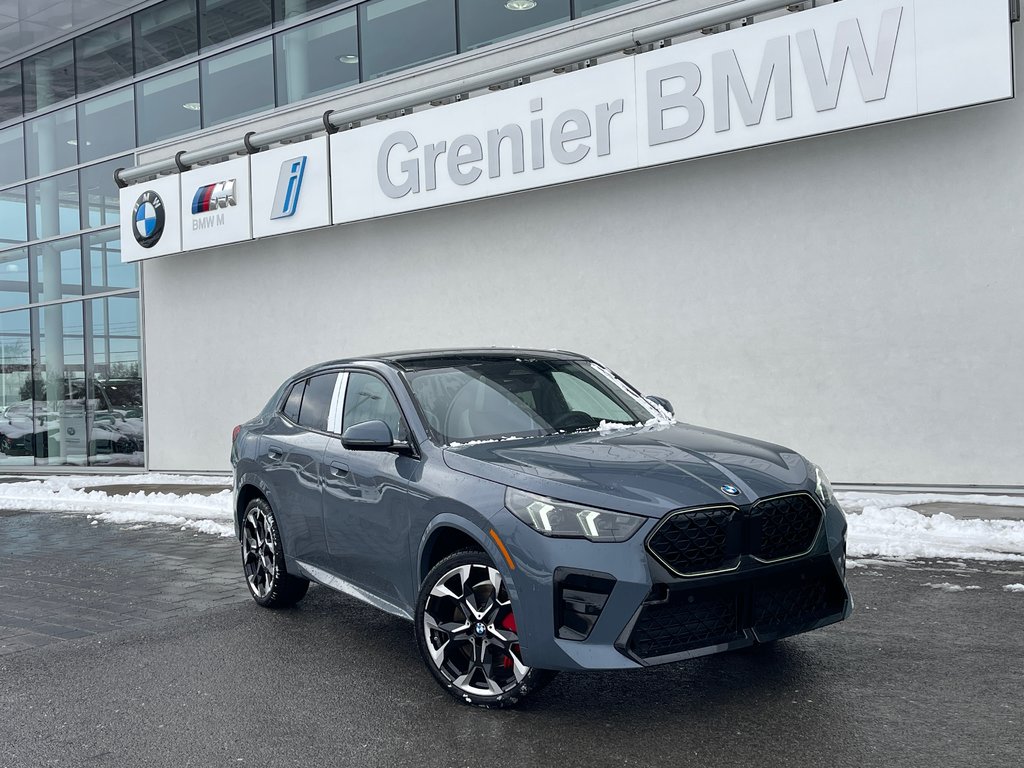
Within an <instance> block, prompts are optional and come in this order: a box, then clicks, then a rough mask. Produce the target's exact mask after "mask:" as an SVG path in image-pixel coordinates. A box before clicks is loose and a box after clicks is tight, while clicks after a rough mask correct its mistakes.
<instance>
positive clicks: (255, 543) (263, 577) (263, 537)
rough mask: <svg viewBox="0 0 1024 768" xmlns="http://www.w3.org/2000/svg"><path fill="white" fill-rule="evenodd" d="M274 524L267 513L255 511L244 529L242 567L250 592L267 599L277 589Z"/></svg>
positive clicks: (249, 516)
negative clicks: (272, 590)
mask: <svg viewBox="0 0 1024 768" xmlns="http://www.w3.org/2000/svg"><path fill="white" fill-rule="evenodd" d="M272 526H273V523H272V522H271V520H270V518H269V517H268V515H267V513H266V511H265V510H263V509H261V508H260V507H258V506H254V507H252V508H251V509H250V510H249V512H248V514H246V516H245V524H244V525H243V527H242V563H243V566H244V568H245V578H246V580H247V581H248V582H249V589H251V590H252V593H253V594H254V595H256V597H258V598H261V599H264V598H266V597H267V595H269V594H270V590H271V589H273V587H274V576H275V575H276V573H277V561H276V555H277V550H276V549H275V546H274V532H273V527H272Z"/></svg>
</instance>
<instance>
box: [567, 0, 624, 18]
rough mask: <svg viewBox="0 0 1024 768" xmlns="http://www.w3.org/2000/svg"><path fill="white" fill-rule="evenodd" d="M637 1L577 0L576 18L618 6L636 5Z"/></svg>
mask: <svg viewBox="0 0 1024 768" xmlns="http://www.w3.org/2000/svg"><path fill="white" fill-rule="evenodd" d="M635 2H636V0H576V3H575V6H576V18H579V17H581V16H588V15H590V14H591V13H597V12H598V11H603V10H605V9H607V8H613V7H614V6H616V5H626V4H628V3H635Z"/></svg>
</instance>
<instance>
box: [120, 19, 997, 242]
mask: <svg viewBox="0 0 1024 768" xmlns="http://www.w3.org/2000/svg"><path fill="white" fill-rule="evenodd" d="M1012 74H1013V72H1012V49H1011V39H1010V21H1009V13H1008V8H1007V3H1006V0H972V1H971V2H962V0H847V2H843V3H833V4H830V5H827V6H823V7H821V8H815V9H812V10H807V11H803V12H801V13H795V14H788V15H786V16H783V17H779V18H777V19H773V20H770V21H764V22H758V23H756V24H753V25H750V26H747V27H743V28H741V29H737V30H732V31H729V32H724V33H721V34H717V35H711V36H707V37H704V38H701V39H697V40H692V41H688V42H685V43H681V44H678V45H672V46H668V47H666V48H662V49H659V50H655V51H651V52H649V53H644V54H640V55H637V56H631V57H628V58H623V59H621V60H619V61H615V62H609V63H606V64H601V65H600V66H597V67H592V68H589V69H584V70H581V71H578V72H573V73H568V74H564V75H561V76H559V77H553V78H548V79H545V80H541V81H538V82H536V83H531V84H528V85H524V86H520V87H518V88H512V89H509V90H506V91H499V92H496V93H493V94H489V95H485V96H480V97H478V98H473V99H469V100H468V101H463V102H459V103H456V104H452V105H448V106H444V107H439V108H436V109H427V110H424V111H422V112H417V113H415V114H412V115H408V116H406V117H401V118H395V119H392V120H385V121H381V122H379V123H376V124H373V125H367V126H364V127H361V128H358V129H354V130H349V131H344V132H341V133H337V134H335V135H333V136H331V137H330V139H329V155H330V162H329V163H328V139H327V138H326V137H324V138H319V139H313V140H311V141H307V142H303V143H301V144H289V145H287V146H284V147H281V148H278V149H273V150H270V151H263V152H259V153H257V154H255V155H251V156H248V157H245V158H241V159H238V160H231V161H228V162H226V163H220V164H217V165H212V166H206V167H204V168H202V169H198V170H194V171H189V172H186V173H183V174H181V176H180V182H181V189H180V200H181V204H180V210H181V211H184V212H185V215H184V217H181V216H179V215H178V211H173V212H172V211H171V210H169V209H166V210H165V217H166V219H165V221H166V223H165V225H164V226H165V230H167V229H175V228H179V227H180V235H181V248H183V249H185V250H190V249H193V248H203V247H207V246H209V245H219V244H223V243H228V242H235V241H237V240H244V239H248V238H249V237H264V236H267V235H273V234H280V233H282V232H291V231H296V230H300V229H309V228H313V227H318V226H325V225H328V224H342V223H346V222H351V221H358V220H361V219H368V218H375V217H379V216H388V215H392V214H396V213H403V212H407V211H413V210H417V209H423V208H430V207H434V206H439V205H446V204H450V203H457V202H465V201H469V200H474V199H479V198H484V197H489V196H493V195H501V194H505V193H509V192H515V191H520V190H526V189H531V188H536V187H542V186H548V185H552V184H560V183H564V182H568V181H575V180H580V179H586V178H593V177H596V176H601V175H606V174H611V173H617V172H621V171H626V170H634V169H639V168H644V167H649V166H654V165H659V164H663V163H669V162H676V161H680V160H687V159H691V158H696V157H706V156H708V155H714V154H718V153H722V152H731V151H734V150H738V149H745V148H749V147H755V146H761V145H766V144H772V143H777V142H782V141H788V140H792V139H796V138H802V137H808V136H816V135H821V134H825V133H829V132H833V131H841V130H846V129H849V128H856V127H860V126H866V125H872V124H877V123H883V122H888V121H892V120H898V119H903V118H907V117H915V116H919V115H925V114H930V113H934V112H941V111H944V110H950V109H956V108H960V107H965V106H971V105H975V104H981V103H985V102H990V101H996V100H1000V99H1006V98H1010V97H1012V96H1013V77H1012ZM250 168H251V174H252V184H250V183H249V173H250ZM328 169H329V173H330V176H329V178H328ZM228 180H235V182H236V184H235V187H234V196H233V197H234V200H235V205H234V206H232V205H231V204H230V202H229V203H227V204H226V205H225V206H219V205H218V206H217V207H216V208H215V209H213V208H211V209H210V210H209V211H202V212H200V213H192V212H191V209H192V205H191V204H192V202H193V200H194V199H195V196H196V195H197V194H199V192H198V191H199V190H200V188H202V187H205V186H207V185H214V187H216V185H217V184H222V183H226V182H227V181H228ZM168 181H169V179H159V180H158V181H157V182H154V184H150V185H138V186H133V187H129V188H127V189H124V190H122V191H121V222H122V225H121V226H122V249H123V258H124V259H125V260H127V261H131V260H135V259H139V258H146V257H148V256H151V255H162V254H163V253H169V252H173V251H168V250H166V248H165V247H164V245H165V241H166V240H167V232H166V231H165V234H164V236H163V237H162V238H160V242H159V243H158V244H157V245H155V246H151V247H145V246H143V245H142V241H141V240H139V239H138V238H137V236H136V235H135V232H138V231H141V230H139V227H143V228H145V227H148V226H150V220H151V218H152V217H149V218H147V216H148V210H149V209H146V212H147V216H144V217H143V220H142V223H141V224H137V223H136V221H137V219H136V216H137V211H135V210H134V207H135V204H136V202H137V201H138V200H140V199H141V198H140V196H141V195H143V194H144V193H145V191H146V190H148V189H152V190H153V191H155V192H158V193H159V194H160V195H161V197H162V198H163V200H165V201H166V200H167V199H168V195H167V194H165V192H163V191H160V190H158V189H156V188H155V186H154V185H155V184H162V183H165V182H168ZM175 181H177V179H176V178H175ZM172 183H173V182H172ZM250 190H251V200H250V199H249V195H250ZM215 195H216V191H211V193H210V199H211V200H213V197H214V196H215ZM175 197H176V198H177V195H176V196H175ZM197 216H206V217H209V216H213V217H215V218H213V219H209V218H206V219H202V218H200V219H197V218H196V217H197ZM217 216H223V220H221V219H218V218H216V217H217Z"/></svg>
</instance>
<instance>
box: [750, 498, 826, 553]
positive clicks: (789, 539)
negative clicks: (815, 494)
mask: <svg viewBox="0 0 1024 768" xmlns="http://www.w3.org/2000/svg"><path fill="white" fill-rule="evenodd" d="M821 517H822V513H821V507H819V506H818V505H817V504H815V503H814V499H812V498H811V497H810V496H808V495H807V494H803V493H801V494H797V495H795V496H780V497H779V498H775V499H766V500H765V501H759V502H757V503H756V504H755V505H754V506H753V508H751V510H750V517H749V520H750V554H752V555H753V556H754V557H756V558H759V559H761V560H780V559H782V558H786V557H795V556H796V555H802V554H803V553H804V552H806V551H807V550H809V549H810V548H811V545H812V544H814V537H815V536H816V535H817V533H818V528H819V527H820V526H821Z"/></svg>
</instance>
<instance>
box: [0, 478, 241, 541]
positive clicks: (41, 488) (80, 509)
mask: <svg viewBox="0 0 1024 768" xmlns="http://www.w3.org/2000/svg"><path fill="white" fill-rule="evenodd" d="M139 477H140V479H141V478H148V477H151V476H147V475H141V476H139ZM156 477H158V478H160V479H159V481H153V480H150V481H149V482H148V483H147V482H141V483H140V484H141V485H152V484H153V482H159V483H163V484H173V485H199V484H203V485H205V484H208V483H209V481H210V479H211V478H209V477H203V482H202V483H198V482H195V481H194V480H191V478H193V477H200V476H198V475H197V476H188V475H180V476H179V475H166V474H165V475H156ZM69 479H70V477H69V476H60V477H48V478H45V479H42V480H40V479H33V480H30V481H27V482H22V483H3V484H0V509H16V510H30V511H47V512H62V513H67V514H85V515H87V516H88V517H89V518H90V519H91V520H92V522H93V523H94V524H95V523H98V522H99V521H105V522H111V523H118V524H138V523H160V524H162V525H173V526H177V527H180V528H189V529H193V530H197V531H200V532H202V533H210V534H215V535H218V536H233V535H234V518H233V517H232V511H231V503H232V493H231V489H230V488H225V489H224V490H223V491H220V492H218V493H215V494H213V495H210V496H206V495H203V494H199V493H185V494H177V493H147V492H146V491H144V490H139V491H134V492H132V493H128V494H125V495H117V494H108V493H107V492H106V491H91V490H88V488H74V487H72V485H71V484H70V483H69V482H68V480H69ZM86 479H88V480H95V479H96V478H95V476H92V477H89V478H86ZM119 479H120V480H121V481H122V482H124V480H125V479H124V477H123V476H120V477H119ZM110 480H111V478H100V481H101V482H93V483H91V484H92V485H98V484H108V483H109V482H110ZM190 480H191V481H190ZM217 484H218V485H219V484H220V483H217Z"/></svg>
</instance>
